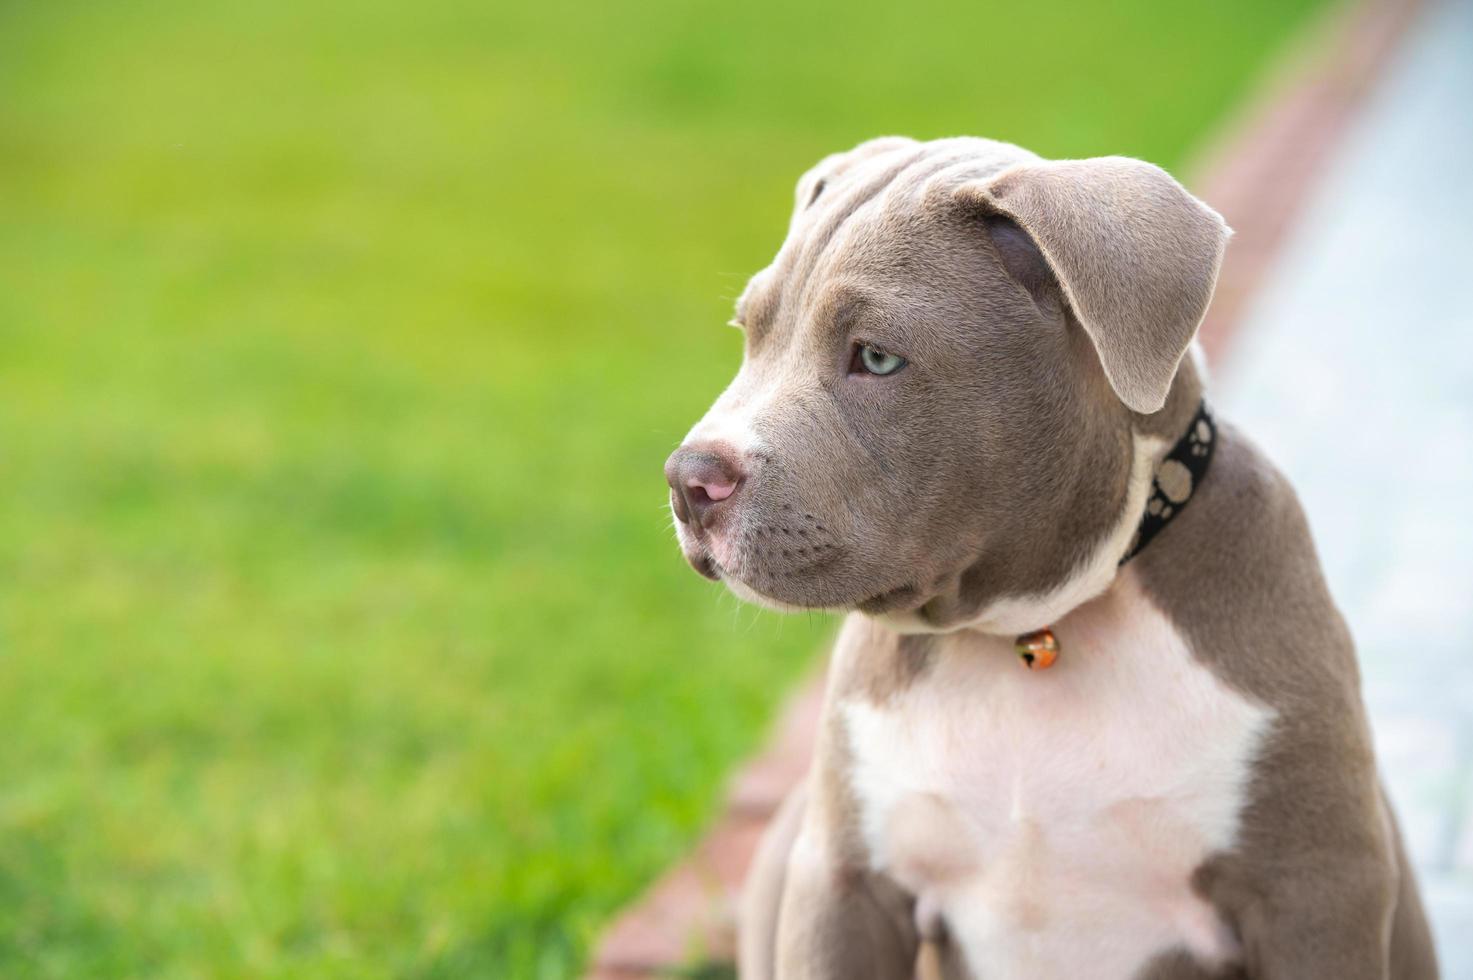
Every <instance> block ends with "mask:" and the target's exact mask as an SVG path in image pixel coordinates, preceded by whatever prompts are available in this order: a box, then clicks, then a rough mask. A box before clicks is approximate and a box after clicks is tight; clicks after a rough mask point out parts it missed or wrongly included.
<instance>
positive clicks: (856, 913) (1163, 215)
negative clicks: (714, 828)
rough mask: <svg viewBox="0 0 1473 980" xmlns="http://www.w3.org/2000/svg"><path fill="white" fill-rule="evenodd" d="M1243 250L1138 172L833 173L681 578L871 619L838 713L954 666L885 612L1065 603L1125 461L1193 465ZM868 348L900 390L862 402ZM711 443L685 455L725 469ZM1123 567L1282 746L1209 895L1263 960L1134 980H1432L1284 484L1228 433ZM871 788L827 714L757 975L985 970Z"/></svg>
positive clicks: (761, 877)
mask: <svg viewBox="0 0 1473 980" xmlns="http://www.w3.org/2000/svg"><path fill="white" fill-rule="evenodd" d="M1226 238H1227V230H1226V228H1225V226H1224V225H1223V224H1222V222H1221V219H1220V218H1218V217H1217V215H1216V214H1215V213H1214V212H1212V211H1211V209H1209V208H1207V207H1206V206H1205V205H1203V204H1202V203H1201V202H1199V201H1197V200H1196V199H1195V198H1192V197H1191V195H1189V194H1188V193H1187V192H1186V191H1185V190H1183V189H1182V188H1181V186H1180V185H1179V184H1177V183H1176V182H1175V181H1174V180H1172V179H1171V178H1170V177H1169V176H1167V175H1166V174H1165V173H1164V172H1162V171H1160V170H1159V169H1157V168H1155V167H1151V166H1150V165H1148V164H1143V163H1140V162H1138V161H1132V160H1124V159H1121V158H1102V159H1099V160H1084V161H1066V162H1049V161H1044V160H1041V159H1039V158H1038V157H1036V156H1034V155H1033V154H1031V153H1028V152H1027V151H1025V150H1022V149H1020V148H1018V147H1015V146H1011V145H1008V144H1004V143H996V142H992V141H987V140H974V139H953V140H940V141H936V142H933V143H925V144H921V143H916V142H915V141H912V140H906V139H899V138H891V139H885V140H875V141H872V142H869V143H865V144H862V145H861V146H859V147H857V148H856V149H854V150H852V151H850V152H849V153H846V154H839V155H835V156H832V157H829V158H827V159H825V160H824V161H822V162H821V163H820V164H819V165H818V166H816V167H815V168H814V169H813V170H811V171H810V172H809V173H808V174H806V175H804V177H803V178H802V179H801V180H800V181H799V183H798V187H797V190H796V193H795V210H794V215H793V219H792V223H791V225H790V228H789V233H788V237H787V239H786V241H785V242H784V243H783V246H782V248H781V249H780V251H779V252H778V254H777V256H776V258H775V259H774V261H773V263H772V264H771V265H770V266H769V267H768V268H767V269H764V270H763V271H761V272H759V273H758V274H757V275H756V276H754V277H753V279H752V281H751V283H750V284H749V286H748V288H747V290H746V291H745V293H744V294H743V296H742V298H741V300H740V302H739V304H738V311H737V318H738V321H739V322H740V323H741V325H742V326H743V327H744V329H745V330H746V334H747V342H746V352H745V357H744V361H743V364H742V368H741V371H740V373H739V374H738V376H737V378H736V380H735V381H734V382H733V384H732V386H731V388H730V389H729V390H728V391H727V392H726V393H725V394H724V395H723V396H722V398H721V399H720V400H719V401H718V402H717V406H716V408H715V409H713V415H715V414H720V413H721V412H736V413H740V412H743V411H745V410H747V409H749V408H751V407H752V406H760V410H759V411H756V412H755V414H753V416H752V419H751V427H752V430H753V432H754V433H755V435H756V436H757V438H758V443H757V444H756V445H755V446H754V447H752V448H750V450H749V451H748V452H747V453H746V457H745V459H744V460H743V478H742V481H741V486H740V490H739V498H740V500H739V505H738V506H731V507H725V508H719V509H717V511H716V513H715V514H714V516H713V517H712V518H711V519H710V520H709V521H703V522H702V523H703V524H705V525H706V526H703V527H699V528H697V527H686V526H682V527H681V531H680V534H681V542H682V547H683V549H684V550H685V552H686V555H687V557H688V558H689V559H690V560H691V562H692V563H693V564H694V565H696V566H697V567H698V568H700V569H702V570H703V571H708V572H710V573H711V574H713V575H715V576H718V577H720V578H722V579H724V580H726V581H727V582H728V583H730V584H731V585H732V587H733V588H735V589H737V590H738V591H740V592H742V593H743V594H746V595H749V596H753V597H756V598H758V599H760V600H762V601H766V602H770V603H774V604H779V605H782V606H788V607H805V608H818V607H822V608H831V609H846V610H857V611H856V612H853V613H851V615H850V618H849V620H848V621H847V622H846V624H845V627H844V630H843V632H842V633H841V636H840V638H839V641H838V644H837V650H836V654H835V669H834V673H833V676H832V677H831V679H830V690H829V698H830V703H831V704H832V703H833V702H834V701H835V700H837V699H840V698H844V697H862V698H865V699H867V700H869V701H872V702H875V703H883V702H885V701H886V699H888V698H890V697H893V696H894V695H895V694H896V693H897V692H900V691H903V690H905V689H906V688H907V687H908V686H910V685H914V684H924V683H926V682H927V676H928V671H929V670H930V668H931V665H932V662H933V660H934V657H935V656H936V655H937V654H936V644H937V642H939V641H932V640H930V639H927V638H924V637H916V636H907V637H901V636H899V635H898V634H897V633H895V632H894V631H893V630H891V629H890V628H888V627H887V626H885V625H882V624H881V623H880V622H879V621H877V619H876V618H875V617H882V616H884V617H893V616H896V615H905V616H909V617H912V618H913V621H914V622H915V623H917V624H920V625H921V626H924V627H926V628H929V629H932V630H936V631H946V630H955V629H957V628H960V627H963V626H965V625H966V624H967V623H968V622H969V621H970V620H972V619H973V618H974V617H975V616H976V615H977V614H978V611H979V610H983V609H987V608H989V607H991V606H992V605H993V604H994V603H997V602H999V601H1000V600H1004V599H1007V598H1009V597H1027V596H1036V595H1041V594H1046V593H1049V592H1050V590H1054V589H1057V588H1058V587H1060V586H1061V585H1063V584H1064V583H1067V582H1069V581H1070V580H1071V576H1074V575H1075V574H1076V573H1077V572H1078V570H1079V569H1080V568H1081V567H1082V566H1083V565H1084V564H1085V563H1086V561H1087V560H1089V559H1090V556H1091V555H1094V554H1095V553H1096V552H1097V551H1098V550H1099V549H1100V547H1101V546H1102V543H1104V542H1106V541H1109V540H1113V539H1112V538H1111V537H1110V535H1111V532H1112V529H1113V528H1116V527H1117V526H1118V525H1119V523H1120V520H1121V515H1122V514H1123V512H1124V510H1125V505H1126V494H1127V489H1128V483H1129V480H1130V471H1131V463H1132V447H1133V445H1134V444H1135V441H1136V439H1137V438H1138V437H1142V436H1152V437H1161V438H1175V436H1176V434H1178V433H1179V432H1180V431H1181V430H1182V428H1183V427H1184V426H1185V425H1186V424H1187V421H1188V420H1189V419H1190V418H1191V417H1192V414H1193V412H1194V411H1195V408H1196V406H1197V404H1198V402H1199V400H1200V399H1201V396H1202V379H1201V378H1200V377H1199V376H1198V374H1197V371H1196V369H1195V367H1194V366H1193V363H1192V361H1191V360H1190V359H1187V360H1183V353H1184V351H1185V350H1186V349H1187V347H1188V345H1189V343H1190V342H1191V340H1192V337H1193V334H1194V333H1195V330H1196V327H1197V325H1198V323H1199V321H1200V320H1201V317H1202V314H1203V313H1204V311H1205V309H1206V305H1207V302H1208V300H1209V298H1210V296H1211V292H1212V288H1213V284H1214V282H1215V278H1216V274H1217V268H1218V264H1219V263H1220V261H1221V257H1222V250H1223V246H1224V244H1225V242H1226ZM856 343H867V344H873V345H876V346H878V347H880V348H882V349H883V350H885V351H887V352H890V353H895V354H900V355H902V356H904V357H906V358H907V359H908V361H909V362H910V363H909V365H908V366H907V367H905V368H903V369H902V370H901V371H900V372H898V373H896V374H895V375H892V376H889V377H873V376H864V375H861V376H855V375H852V374H850V373H848V372H847V370H846V368H847V365H848V364H849V361H850V357H851V354H852V351H853V349H854V345H855V344H856ZM702 432H703V430H702V428H701V427H700V426H698V427H697V430H696V431H695V432H694V433H693V435H692V442H691V444H690V445H688V446H687V447H686V449H684V450H682V451H691V452H698V451H709V446H702V445H701V444H700V443H701V440H702V439H703V438H705V437H704V436H702V435H701V433H702ZM718 535H719V536H723V537H722V540H724V541H725V542H726V544H727V545H728V548H727V551H725V552H723V554H724V558H725V563H724V564H722V563H719V562H718V560H717V556H716V552H717V551H718V550H719V549H717V548H716V547H715V545H714V544H713V542H714V541H715V540H716V536H718ZM1122 554H1123V551H1122ZM1107 557H1109V556H1107ZM1130 567H1131V569H1132V571H1133V574H1135V575H1138V576H1139V581H1140V582H1141V583H1142V586H1143V589H1144V590H1145V592H1146V593H1147V595H1148V596H1149V597H1150V599H1151V600H1152V601H1153V602H1154V603H1155V604H1156V605H1157V606H1158V607H1159V608H1160V609H1161V610H1162V611H1163V612H1164V614H1165V615H1166V617H1167V618H1168V619H1169V620H1170V621H1171V622H1172V624H1173V625H1174V626H1175V627H1176V629H1177V630H1178V631H1179V632H1180V633H1181V634H1182V635H1183V636H1184V637H1185V638H1186V640H1187V641H1188V643H1189V646H1190V649H1191V651H1192V655H1193V656H1194V657H1195V658H1197V660H1199V661H1200V662H1201V663H1202V664H1203V665H1205V666H1206V667H1207V668H1208V669H1210V670H1211V671H1212V672H1213V673H1214V674H1215V675H1217V676H1218V677H1219V678H1220V679H1221V680H1222V681H1223V682H1224V683H1225V684H1227V685H1229V686H1230V687H1231V688H1233V689H1235V690H1237V691H1239V692H1242V693H1243V694H1244V695H1245V696H1248V697H1250V698H1252V699H1253V700H1254V701H1255V702H1257V703H1260V704H1263V705H1267V706H1270V707H1271V708H1272V709H1274V712H1275V715H1276V717H1277V718H1278V719H1279V722H1278V723H1277V724H1276V726H1275V728H1274V729H1273V731H1272V734H1271V735H1270V736H1269V738H1268V740H1267V742H1266V744H1265V745H1264V747H1263V748H1262V751H1261V753H1260V756H1259V757H1258V758H1257V760H1256V763H1255V767H1254V769H1253V778H1252V781H1251V792H1250V799H1249V800H1248V803H1247V806H1246V809H1245V811H1244V813H1243V815H1242V820H1241V828H1240V833H1239V836H1238V844H1237V845H1236V846H1235V848H1234V849H1233V851H1232V852H1231V853H1222V854H1217V855H1214V856H1213V857H1212V858H1211V859H1210V860H1208V861H1207V862H1206V863H1204V864H1203V865H1202V866H1201V867H1200V868H1199V869H1198V871H1197V874H1196V876H1195V878H1194V885H1195V887H1196V889H1197V891H1198V892H1199V893H1200V894H1201V895H1202V896H1204V897H1205V898H1206V899H1207V900H1208V901H1210V902H1211V903H1212V904H1213V905H1214V906H1215V907H1216V908H1217V910H1218V911H1219V913H1220V914H1221V915H1222V917H1223V919H1224V920H1225V921H1226V922H1227V923H1229V924H1230V926H1231V928H1232V929H1233V930H1234V932H1235V933H1236V935H1237V937H1238V938H1239V939H1240V940H1241V944H1242V948H1243V957H1242V961H1241V962H1240V963H1235V964H1232V965H1230V966H1228V967H1226V968H1224V970H1222V971H1219V972H1218V973H1216V974H1214V973H1211V972H1210V971H1208V970H1207V969H1206V968H1205V967H1203V966H1201V965H1200V964H1198V963H1196V962H1194V961H1193V960H1192V959H1190V958H1189V957H1188V956H1186V955H1185V954H1178V953H1175V952H1173V953H1170V954H1167V955H1163V956H1162V957H1160V958H1159V959H1158V960H1157V961H1156V962H1153V963H1151V964H1149V965H1148V968H1147V970H1146V973H1145V976H1147V977H1149V978H1150V980H1198V978H1207V977H1212V976H1217V977H1253V978H1283V980H1301V978H1302V980H1339V978H1367V980H1371V978H1376V980H1388V978H1394V980H1427V978H1433V977H1435V976H1436V975H1437V972H1436V964H1435V960H1434V957H1433V954H1432V947H1431V941H1430V936H1429V934H1428V931H1427V926H1426V922H1425V919H1424V917H1423V914H1422V910H1421V906H1420V902H1419V900H1418V897H1417V893H1416V888H1415V882H1414V879H1413V876H1412V872H1411V869H1410V868H1409V866H1408V865H1407V862H1406V857H1405V853H1404V850H1403V848H1402V844H1401V841H1400V836H1399V833H1398V831H1397V829H1396V825H1395V821H1394V818H1393V816H1392V815H1391V813H1390V809H1389V807H1388V806H1387V804H1386V802H1385V799H1384V796H1383V794H1382V792H1381V789H1380V784H1379V780H1378V777H1377V774H1376V770H1375V763H1374V759H1373V756H1372V752H1371V745H1370V736H1369V731H1368V729H1367V725H1366V720H1365V715H1364V711H1363V709H1362V706H1361V702H1360V692H1359V679H1358V675H1357V670H1356V664H1355V658H1354V650H1353V647H1352V643H1351V640H1350V637H1349V635H1348V633H1347V631H1346V630H1345V627H1344V624H1343V622H1342V621H1341V619H1340V617H1339V614H1338V612H1337V611H1336V610H1335V608H1334V605H1333V603H1332V602H1331V599H1330V597H1329V595H1328V593H1327V591H1326V588H1325V585H1324V582H1323V579H1322V577H1321V575H1320V571H1319V566H1318V561H1317V559H1316V556H1315V552H1314V547H1313V543H1312V542H1311V540H1310V538H1309V533H1308V530H1307V527H1306V525H1305V522H1304V519H1303V516H1302V514H1301V513H1300V509H1299V506H1298V503H1297V500H1296V499H1295V496H1294V493H1293V490H1292V488H1290V487H1289V485H1288V484H1287V483H1286V482H1285V481H1284V479H1283V478H1282V476H1280V475H1279V474H1278V473H1277V472H1276V471H1275V470H1274V469H1273V468H1272V466H1271V465H1270V464H1268V463H1267V462H1266V461H1265V460H1264V459H1263V458H1262V456H1261V455H1260V454H1259V453H1258V452H1257V450H1256V449H1254V447H1253V446H1252V445H1251V444H1250V443H1249V442H1248V441H1247V440H1246V439H1245V438H1244V437H1243V436H1242V435H1241V434H1240V433H1238V432H1237V431H1235V430H1234V429H1232V427H1231V426H1229V425H1223V426H1222V427H1221V437H1220V441H1219V444H1218V446H1217V450H1216V456H1215V457H1214V460H1213V463H1212V469H1211V471H1210V472H1209V474H1208V476H1207V478H1206V480H1205V481H1204V482H1203V484H1202V485H1201V487H1199V488H1198V491H1197V493H1196V495H1195V496H1194V497H1193V502H1192V504H1191V506H1190V507H1189V508H1187V509H1185V510H1184V511H1183V513H1182V515H1181V517H1179V518H1178V519H1176V520H1174V521H1173V522H1172V524H1171V525H1170V526H1168V527H1167V528H1165V529H1164V530H1163V531H1162V533H1161V534H1160V535H1159V536H1158V537H1157V538H1156V539H1155V540H1154V541H1153V543H1152V544H1151V546H1150V547H1149V548H1147V549H1146V550H1145V551H1144V552H1142V554H1141V555H1140V556H1138V557H1137V558H1135V559H1133V560H1132V563H1131V566H1130ZM1068 611H1069V610H1068V609H1058V610H1050V612H1051V613H1054V614H1057V615H1063V614H1064V613H1067V612H1068ZM1034 625H1036V626H1041V625H1045V624H1044V623H1042V622H1040V623H1037V624H1034ZM851 761H852V760H851V757H850V747H849V745H848V744H847V740H846V736H845V733H844V729H843V727H842V726H841V725H839V724H837V723H836V722H835V720H834V718H833V717H832V713H830V714H829V716H827V717H826V719H825V722H824V725H823V729H822V731H821V734H820V740H819V744H818V747H817V753H816V760H815V764H814V768H813V771H812V772H811V774H810V776H809V780H808V784H807V786H806V791H805V796H804V797H803V798H802V799H801V800H795V801H794V802H793V803H792V804H790V806H789V807H788V808H787V809H786V811H785V813H784V816H783V817H782V818H781V819H780V820H779V821H778V822H777V825H776V829H775V831H774V833H773V836H772V837H771V838H770V839H769V840H768V841H767V843H766V844H765V845H764V847H763V850H762V852H761V854H760V856H759V860H758V864H757V866H756V868H755V869H754V878H753V881H752V885H751V887H750V890H749V896H748V903H747V906H746V926H747V930H746V932H745V933H744V935H743V939H742V951H743V958H744V962H743V964H742V968H743V974H744V976H747V977H752V978H766V977H770V976H777V977H901V976H907V975H909V974H910V972H911V970H912V969H913V965H914V964H915V963H916V957H917V953H918V950H919V948H920V946H921V945H922V940H923V939H928V940H930V943H929V953H928V954H927V956H926V957H924V958H923V959H924V961H925V962H927V963H929V964H930V967H929V968H930V969H934V970H936V971H939V972H940V973H941V974H943V975H945V976H949V977H963V976H966V975H967V971H966V967H965V966H964V965H963V964H962V963H961V959H960V957H959V956H958V955H956V951H955V950H953V949H950V948H949V947H948V945H947V943H946V940H945V928H944V923H941V924H938V925H935V927H934V929H932V931H931V932H925V929H926V928H930V927H927V926H925V924H924V923H922V925H921V926H920V927H918V926H917V924H916V909H915V907H914V904H915V903H914V899H913V897H911V896H908V895H906V894H905V893H904V892H903V891H902V890H900V889H899V887H898V886H897V885H896V884H895V883H894V882H892V881H889V880H888V879H886V878H885V876H883V875H881V874H879V873H876V872H874V871H872V870H870V867H869V864H868V861H867V857H866V854H865V847H864V844H863V842H862V841H861V839H860V835H859V833H858V830H857V819H858V818H857V813H856V809H855V801H854V800H853V799H852V798H851V789H850V786H849V782H848V778H847V774H848V772H849V769H850V765H851ZM802 827H813V828H822V829H823V831H824V833H825V834H826V835H828V839H827V840H826V845H827V846H826V850H825V854H826V855H827V858H826V862H824V863H815V862H814V861H811V860H806V859H803V858H802V856H801V855H795V847H797V846H798V845H797V844H795V841H797V840H798V838H799V835H800V828H802Z"/></svg>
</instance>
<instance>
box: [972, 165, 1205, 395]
mask: <svg viewBox="0 0 1473 980" xmlns="http://www.w3.org/2000/svg"><path fill="white" fill-rule="evenodd" d="M956 193H957V195H958V197H959V198H961V199H962V200H964V201H967V202H969V203H972V204H980V205H982V206H983V207H984V208H985V209H987V210H990V211H992V212H995V213H997V214H1001V215H1004V216H1005V217H1007V218H1010V219H1011V220H1012V221H1014V222H1016V223H1017V224H1018V226H1019V227H1020V228H1022V229H1023V230H1024V231H1026V232H1027V233H1028V235H1029V236H1030V237H1031V238H1032V239H1033V241H1034V242H1035V243H1036V244H1037V245H1038V248H1039V251H1041V252H1042V253H1043V257H1044V260H1045V261H1046V262H1047V263H1048V267H1049V269H1050V270H1051V271H1052V272H1053V274H1054V277H1055V278H1056V279H1057V280H1058V283H1059V286H1060V288H1061V289H1062V290H1063V293H1064V298H1065V300H1066V301H1067V302H1068V303H1069V307H1070V308H1071V309H1072V310H1073V311H1074V316H1075V318H1076V319H1078V320H1079V323H1080V324H1081V325H1082V326H1083V327H1084V329H1085V332H1086V333H1088V334H1089V338H1090V340H1091V341H1093V342H1094V346H1095V350H1096V351H1097V352H1098V354H1099V357H1100V363H1101V364H1102V365H1104V369H1105V377H1107V378H1108V379H1109V380H1110V385H1111V386H1112V387H1113V388H1114V389H1115V393H1116V394H1117V395H1119V396H1120V400H1121V401H1123V402H1124V403H1125V404H1126V405H1127V406H1129V407H1130V408H1131V409H1133V410H1134V411H1137V412H1142V413H1150V412H1154V411H1157V410H1158V409H1160V408H1161V406H1162V405H1164V404H1165V403H1166V395H1167V392H1168V391H1169V390H1170V388H1171V381H1172V379H1173V378H1174V377H1175V376H1176V368H1177V365H1178V364H1179V363H1180V362H1181V358H1182V355H1183V354H1185V353H1186V350H1187V347H1188V345H1190V344H1191V342H1192V337H1193V335H1194V334H1195V333H1196V332H1197V326H1198V325H1199V324H1200V323H1201V322H1202V316H1203V314H1205V313H1206V312H1207V302H1208V300H1210V299H1211V298H1212V289H1213V286H1214V285H1216V283H1217V270H1218V267H1219V266H1220V265H1221V264H1222V253H1223V249H1224V248H1225V247H1226V245H1227V239H1228V235H1230V234H1231V231H1230V230H1229V229H1228V227H1227V225H1226V224H1225V223H1224V222H1223V220H1222V218H1221V216H1219V215H1218V214H1217V212H1216V211H1213V210H1212V209H1211V208H1209V207H1208V206H1207V205H1205V204H1203V203H1202V202H1201V201H1199V200H1197V199H1196V198H1195V197H1193V196H1192V195H1191V194H1189V193H1188V192H1187V190H1186V189H1185V188H1184V187H1182V186H1181V185H1180V184H1178V183H1177V182H1176V181H1175V180H1173V179H1172V178H1171V175H1170V174H1168V173H1166V171H1164V170H1162V169H1161V168H1160V167H1155V166H1152V165H1151V164H1149V163H1143V162H1141V161H1140V160H1130V159H1127V158H1125V157H1096V158H1094V159H1090V160H1059V161H1042V160H1041V161H1038V162H1031V163H1025V164H1018V165H1016V166H1012V167H1009V168H1008V169H1006V170H1004V171H1002V172H1001V173H998V174H996V175H994V176H992V177H989V178H986V179H984V180H979V181H973V182H969V183H967V184H964V185H962V186H961V187H960V188H958V189H957V192H956Z"/></svg>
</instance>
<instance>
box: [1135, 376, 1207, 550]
mask: <svg viewBox="0 0 1473 980" xmlns="http://www.w3.org/2000/svg"><path fill="white" fill-rule="evenodd" d="M1216 445H1217V424H1216V423H1214V422H1213V421H1212V416H1211V415H1210V414H1209V413H1208V411H1207V402H1206V401H1203V402H1202V403H1201V404H1199V405H1198V406H1197V414H1196V415H1194V416H1193V417H1192V421H1191V424H1189V425H1188V426H1187V431H1186V432H1185V433H1184V434H1183V435H1182V437H1181V438H1180V439H1178V440H1177V441H1176V445H1174V446H1172V447H1171V451H1170V452H1168V453H1167V454H1166V456H1165V457H1164V458H1163V459H1162V460H1161V462H1160V464H1159V465H1157V467H1156V474H1155V477H1154V478H1153V479H1152V480H1151V496H1150V498H1149V499H1148V500H1147V501H1146V512H1145V513H1144V514H1142V515H1141V526H1140V527H1139V528H1137V529H1136V532H1135V537H1134V538H1132V539H1131V542H1130V548H1129V549H1127V550H1126V552H1125V557H1124V558H1122V559H1120V564H1122V565H1124V564H1125V563H1126V562H1128V561H1130V560H1131V559H1132V558H1134V557H1135V556H1136V555H1138V554H1140V552H1141V550H1142V549H1143V548H1145V546H1146V545H1148V544H1150V543H1151V539H1152V538H1154V537H1155V536H1156V535H1158V534H1160V533H1161V529H1162V528H1163V527H1165V526H1166V525H1167V524H1170V523H1171V521H1172V519H1173V518H1175V517H1176V515H1177V514H1180V513H1181V512H1182V510H1183V509H1185V508H1186V506H1187V504H1189V503H1191V501H1192V494H1193V493H1195V492H1196V490H1197V487H1198V486H1199V485H1200V484H1201V482H1202V477H1204V476H1206V475H1207V467H1208V466H1209V465H1211V463H1212V450H1213V448H1214V447H1215V446H1216Z"/></svg>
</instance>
